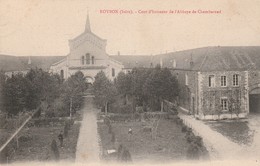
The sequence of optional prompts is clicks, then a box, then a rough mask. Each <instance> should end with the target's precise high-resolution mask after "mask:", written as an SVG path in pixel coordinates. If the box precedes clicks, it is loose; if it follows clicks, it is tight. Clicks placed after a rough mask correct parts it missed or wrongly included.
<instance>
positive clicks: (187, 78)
mask: <svg viewBox="0 0 260 166" xmlns="http://www.w3.org/2000/svg"><path fill="white" fill-rule="evenodd" d="M185 85H189V77H188V75H187V74H185Z"/></svg>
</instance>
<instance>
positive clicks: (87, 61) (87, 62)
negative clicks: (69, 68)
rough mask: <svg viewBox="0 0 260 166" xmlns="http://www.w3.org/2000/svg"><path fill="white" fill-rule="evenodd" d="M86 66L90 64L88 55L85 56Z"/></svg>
mask: <svg viewBox="0 0 260 166" xmlns="http://www.w3.org/2000/svg"><path fill="white" fill-rule="evenodd" d="M86 64H87V65H89V64H90V55H89V54H86Z"/></svg>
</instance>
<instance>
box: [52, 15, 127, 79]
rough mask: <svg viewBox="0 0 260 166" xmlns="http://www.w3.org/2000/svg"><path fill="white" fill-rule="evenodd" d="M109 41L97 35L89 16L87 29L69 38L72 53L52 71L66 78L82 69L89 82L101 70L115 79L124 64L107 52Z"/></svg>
mask: <svg viewBox="0 0 260 166" xmlns="http://www.w3.org/2000/svg"><path fill="white" fill-rule="evenodd" d="M106 45H107V41H106V40H105V39H102V38H100V37H99V36H97V35H95V34H94V33H93V32H92V30H91V27H90V21H89V16H88V17H87V21H86V25H85V31H84V32H83V33H82V34H80V35H78V36H77V37H75V38H74V39H71V40H69V47H70V53H69V54H68V55H67V56H66V57H65V58H64V59H62V60H60V61H59V62H56V63H54V64H52V66H51V67H50V72H52V73H58V74H60V75H61V76H62V77H63V78H64V79H67V78H68V77H69V76H70V75H72V74H74V73H76V72H77V71H81V72H82V73H83V74H84V76H85V77H86V79H87V81H88V82H89V83H93V81H94V77H95V76H96V74H97V73H98V72H100V71H104V72H105V74H106V75H107V77H108V78H109V79H111V80H113V79H114V78H115V77H116V76H117V74H118V73H119V72H120V71H121V70H122V68H123V65H122V64H121V63H120V62H119V61H116V60H114V59H112V58H110V56H109V55H108V54H107V53H106Z"/></svg>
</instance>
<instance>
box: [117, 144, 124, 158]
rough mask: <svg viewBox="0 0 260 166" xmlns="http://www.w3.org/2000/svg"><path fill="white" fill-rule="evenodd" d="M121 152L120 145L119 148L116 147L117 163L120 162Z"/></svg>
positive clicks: (121, 146) (121, 147)
mask: <svg viewBox="0 0 260 166" xmlns="http://www.w3.org/2000/svg"><path fill="white" fill-rule="evenodd" d="M122 152H123V145H122V144H120V145H119V147H118V149H117V160H118V161H120V160H121V156H122Z"/></svg>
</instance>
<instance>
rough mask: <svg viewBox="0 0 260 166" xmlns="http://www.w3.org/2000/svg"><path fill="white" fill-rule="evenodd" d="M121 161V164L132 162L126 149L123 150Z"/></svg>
mask: <svg viewBox="0 0 260 166" xmlns="http://www.w3.org/2000/svg"><path fill="white" fill-rule="evenodd" d="M121 161H123V162H131V161H132V157H131V154H130V152H129V150H128V149H126V148H124V151H123V153H122V158H121Z"/></svg>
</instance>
